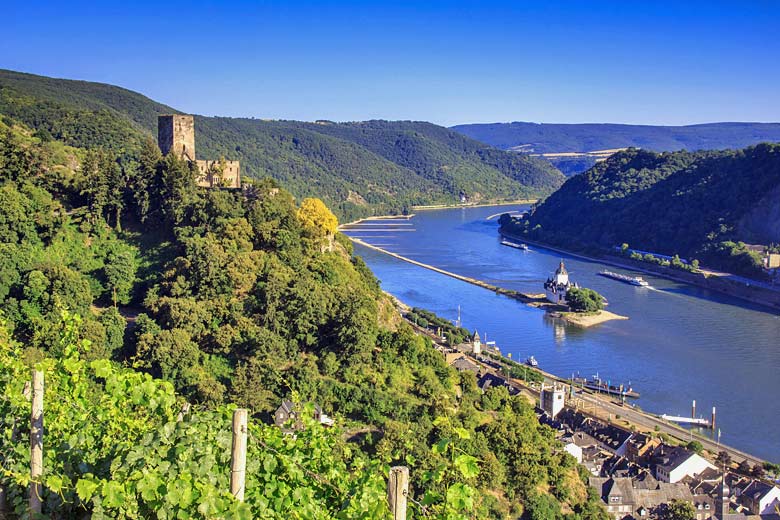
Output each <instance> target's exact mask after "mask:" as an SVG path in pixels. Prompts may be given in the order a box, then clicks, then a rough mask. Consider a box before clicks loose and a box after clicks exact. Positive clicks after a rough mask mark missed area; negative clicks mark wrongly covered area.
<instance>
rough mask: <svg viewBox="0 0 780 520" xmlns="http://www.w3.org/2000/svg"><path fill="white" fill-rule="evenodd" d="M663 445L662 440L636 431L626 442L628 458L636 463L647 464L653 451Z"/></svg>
mask: <svg viewBox="0 0 780 520" xmlns="http://www.w3.org/2000/svg"><path fill="white" fill-rule="evenodd" d="M660 445H661V440H660V439H658V438H656V437H652V436H650V435H646V434H644V433H635V434H634V435H632V436H631V438H630V439H629V441H628V443H627V444H626V453H625V455H626V458H627V459H628V460H630V461H631V462H633V463H634V464H642V465H645V464H647V462H648V460H649V458H650V456H651V455H652V454H653V451H654V450H655V449H656V448H657V447H658V446H660Z"/></svg>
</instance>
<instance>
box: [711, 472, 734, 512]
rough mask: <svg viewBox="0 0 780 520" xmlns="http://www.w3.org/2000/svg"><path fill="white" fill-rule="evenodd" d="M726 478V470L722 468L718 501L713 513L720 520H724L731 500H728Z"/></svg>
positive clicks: (728, 493)
mask: <svg viewBox="0 0 780 520" xmlns="http://www.w3.org/2000/svg"><path fill="white" fill-rule="evenodd" d="M727 476H728V473H726V468H725V467H724V468H723V477H722V478H721V481H720V490H719V493H718V499H717V502H716V505H715V508H716V509H715V513H716V515H715V516H717V517H718V518H719V519H720V520H724V519H725V518H726V517H727V516H728V514H729V504H730V501H731V499H730V498H729V495H730V492H729V485H728V484H727V483H726V477H727Z"/></svg>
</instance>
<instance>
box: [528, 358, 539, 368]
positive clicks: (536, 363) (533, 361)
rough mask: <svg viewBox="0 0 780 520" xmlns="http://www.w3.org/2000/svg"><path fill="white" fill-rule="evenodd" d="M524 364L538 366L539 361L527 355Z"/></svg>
mask: <svg viewBox="0 0 780 520" xmlns="http://www.w3.org/2000/svg"><path fill="white" fill-rule="evenodd" d="M525 364H526V365H528V366H530V367H538V366H539V362H538V361H537V360H536V358H535V357H533V356H528V359H526V360H525Z"/></svg>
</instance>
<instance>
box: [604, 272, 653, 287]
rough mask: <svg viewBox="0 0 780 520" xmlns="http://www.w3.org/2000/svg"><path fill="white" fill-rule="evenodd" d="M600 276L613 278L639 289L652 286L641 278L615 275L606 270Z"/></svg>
mask: <svg viewBox="0 0 780 520" xmlns="http://www.w3.org/2000/svg"><path fill="white" fill-rule="evenodd" d="M599 274H600V275H601V276H605V277H607V278H612V279H613V280H618V281H619V282H625V283H627V284H631V285H636V286H637V287H649V286H650V284H649V283H647V281H645V280H644V279H643V278H642V277H641V276H628V275H625V274H620V273H613V272H612V271H607V270H606V269H605V270H603V271H601V272H599Z"/></svg>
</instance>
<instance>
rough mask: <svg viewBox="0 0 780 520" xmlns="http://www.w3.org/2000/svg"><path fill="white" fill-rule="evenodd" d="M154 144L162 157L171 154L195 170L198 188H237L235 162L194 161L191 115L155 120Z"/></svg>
mask: <svg viewBox="0 0 780 520" xmlns="http://www.w3.org/2000/svg"><path fill="white" fill-rule="evenodd" d="M157 144H158V145H159V147H160V150H161V151H162V153H163V155H168V154H169V153H174V154H175V155H176V156H177V157H179V158H180V159H185V160H187V161H189V162H191V163H195V165H196V166H197V167H198V172H199V175H198V179H197V183H198V186H200V187H201V188H240V187H241V165H240V163H239V162H238V161H222V160H217V161H211V160H208V161H206V160H198V159H196V157H195V120H194V118H193V117H192V116H191V115H184V114H170V115H161V116H158V117H157Z"/></svg>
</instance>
